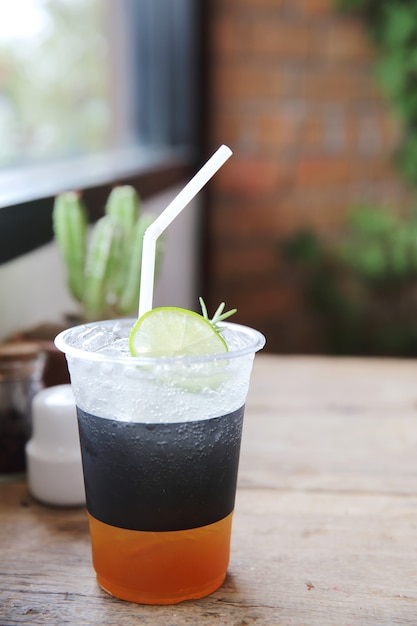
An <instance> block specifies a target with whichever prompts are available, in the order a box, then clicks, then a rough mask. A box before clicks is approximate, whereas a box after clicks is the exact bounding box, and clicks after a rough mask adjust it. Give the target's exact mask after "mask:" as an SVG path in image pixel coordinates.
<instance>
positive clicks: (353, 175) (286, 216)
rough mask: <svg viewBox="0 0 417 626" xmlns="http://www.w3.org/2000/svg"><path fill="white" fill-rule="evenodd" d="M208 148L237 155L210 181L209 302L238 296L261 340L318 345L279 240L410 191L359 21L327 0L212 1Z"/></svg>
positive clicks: (329, 229)
mask: <svg viewBox="0 0 417 626" xmlns="http://www.w3.org/2000/svg"><path fill="white" fill-rule="evenodd" d="M209 5H210V11H209V13H210V15H209V25H208V30H209V36H208V40H209V55H210V74H209V106H208V107H207V110H208V111H209V115H208V120H207V128H208V137H209V144H210V148H211V149H214V148H215V147H217V146H218V145H219V144H220V143H226V144H228V145H229V146H230V147H231V148H232V149H233V151H234V156H233V157H232V158H231V159H230V160H229V161H228V163H227V164H226V165H225V166H224V167H223V168H222V169H221V170H220V172H219V173H218V174H217V175H216V177H215V179H214V180H213V181H212V183H211V185H210V190H209V191H210V193H209V198H210V200H209V205H208V207H207V222H208V223H207V236H208V248H207V254H208V257H207V268H206V269H207V286H206V293H207V294H208V302H209V304H210V307H215V306H216V305H217V304H218V303H219V302H220V301H221V300H226V304H227V305H228V306H230V307H231V306H236V307H237V308H238V314H237V315H236V317H235V319H236V321H239V322H241V323H247V324H250V325H254V326H256V327H257V328H259V329H260V330H262V331H263V332H264V333H265V334H266V335H267V338H268V347H269V350H272V351H276V352H314V351H320V349H321V346H320V342H319V339H318V336H317V333H316V329H315V327H314V324H313V322H312V321H311V319H310V317H309V315H308V312H306V311H305V310H304V307H303V303H302V298H301V293H300V285H299V284H298V282H297V277H296V274H295V272H294V269H293V268H292V267H289V266H287V265H285V263H284V262H283V261H282V259H281V258H280V256H279V254H278V245H277V244H278V241H279V240H280V239H282V238H283V237H285V236H287V235H289V234H291V233H293V232H295V231H297V230H298V229H300V228H302V227H306V226H311V227H312V228H314V229H315V230H317V231H318V232H320V233H322V234H324V235H325V236H326V237H334V236H337V233H338V232H339V231H340V229H341V228H343V223H344V219H345V217H346V215H347V212H348V211H349V210H350V209H351V207H352V205H354V204H355V203H358V202H363V201H370V202H375V203H378V204H383V205H389V206H391V205H392V206H401V205H402V204H404V203H406V202H407V199H408V197H409V191H408V190H407V189H406V188H405V186H404V184H403V183H402V182H401V179H400V177H399V176H398V174H397V173H396V172H395V170H394V169H393V166H392V165H391V157H392V153H393V151H394V150H395V147H396V145H397V144H398V141H399V138H400V130H399V127H398V124H397V122H396V120H395V119H394V117H393V115H392V114H391V113H390V110H389V107H388V105H387V103H386V102H385V101H384V99H383V98H382V96H381V94H380V93H379V90H378V87H377V85H376V83H375V81H374V79H373V71H374V52H373V50H372V48H371V46H370V44H369V42H368V39H367V37H366V35H365V33H364V30H363V28H362V25H361V23H360V22H358V21H357V20H355V19H351V18H348V17H346V16H341V15H340V14H338V13H337V12H336V11H335V10H334V8H333V7H332V2H331V0H210V2H209Z"/></svg>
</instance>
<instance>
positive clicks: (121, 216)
mask: <svg viewBox="0 0 417 626" xmlns="http://www.w3.org/2000/svg"><path fill="white" fill-rule="evenodd" d="M139 208H140V198H139V195H138V193H137V192H136V189H135V188H134V187H132V186H131V185H122V186H118V187H115V188H114V189H113V190H112V191H111V192H110V195H109V198H108V201H107V203H106V209H105V212H106V214H107V215H111V216H112V217H114V218H115V219H117V220H118V222H119V224H120V227H121V229H122V238H123V241H122V244H121V250H120V254H119V256H118V264H117V266H115V267H114V271H113V272H112V274H111V276H109V289H110V290H111V292H112V298H113V299H114V300H115V301H117V300H118V299H119V298H120V296H121V294H122V293H123V291H124V289H125V286H126V276H127V274H128V272H129V267H130V262H131V257H132V254H133V238H134V231H135V225H136V223H137V220H138V216H139Z"/></svg>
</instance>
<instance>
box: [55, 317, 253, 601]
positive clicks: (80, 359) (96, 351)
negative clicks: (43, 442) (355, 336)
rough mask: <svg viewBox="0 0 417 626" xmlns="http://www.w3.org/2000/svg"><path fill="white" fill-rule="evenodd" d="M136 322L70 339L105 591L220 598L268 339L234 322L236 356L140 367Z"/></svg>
mask: <svg viewBox="0 0 417 626" xmlns="http://www.w3.org/2000/svg"><path fill="white" fill-rule="evenodd" d="M133 323H134V321H133V320H118V321H107V322H101V323H99V324H89V325H85V326H80V327H75V328H72V329H69V330H68V331H64V333H61V334H60V335H59V336H58V337H57V339H56V345H57V347H58V348H59V349H61V350H63V351H64V352H65V353H66V356H67V360H68V366H69V370H70V375H71V384H72V387H73V391H74V396H75V399H76V403H77V412H78V420H79V431H80V442H81V452H82V458H83V470H84V481H85V487H86V497H87V510H88V514H89V522H90V534H91V543H92V551H93V564H94V567H95V570H96V574H97V580H98V583H99V584H100V585H101V586H102V587H103V588H104V589H105V590H107V591H108V592H109V593H111V594H113V595H115V596H116V597H119V598H122V599H125V600H130V601H133V602H142V603H152V604H171V603H176V602H180V601H182V600H185V599H191V598H199V597H203V596H205V595H207V594H208V593H211V592H212V591H214V590H215V589H216V588H218V587H219V586H220V585H221V584H222V582H223V580H224V578H225V576H226V569H227V566H228V562H229V551H230V532H231V522H232V516H233V510H234V501H235V492H236V482H237V473H238V463H239V451H240V440H241V432H242V422H243V414H244V405H245V400H246V395H247V391H248V386H249V378H250V373H251V369H252V364H253V359H254V355H255V352H256V351H257V350H260V349H261V348H262V347H263V345H264V338H263V336H262V335H261V334H260V333H258V332H257V331H255V330H252V329H250V328H247V327H245V326H240V325H237V324H227V323H225V324H224V332H223V336H224V338H225V340H226V342H227V344H228V348H229V351H228V352H225V353H221V354H218V355H209V356H207V355H206V356H205V355H199V356H192V357H179V358H177V357H175V358H174V357H169V358H168V357H158V358H152V357H132V356H130V354H129V351H128V337H129V333H130V330H131V328H132V326H133Z"/></svg>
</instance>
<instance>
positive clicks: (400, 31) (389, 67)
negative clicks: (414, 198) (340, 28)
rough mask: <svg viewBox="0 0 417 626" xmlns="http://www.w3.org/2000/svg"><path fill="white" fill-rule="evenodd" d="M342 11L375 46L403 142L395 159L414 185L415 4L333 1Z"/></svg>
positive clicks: (416, 146)
mask: <svg viewBox="0 0 417 626" xmlns="http://www.w3.org/2000/svg"><path fill="white" fill-rule="evenodd" d="M335 3H336V6H337V7H338V8H339V9H341V10H342V11H346V12H350V13H352V12H353V13H354V14H356V15H359V16H360V17H361V18H362V19H363V20H364V22H365V23H366V26H367V29H368V32H369V34H370V36H371V38H372V40H373V41H374V43H375V44H376V48H377V50H378V58H377V61H376V72H377V76H378V79H379V81H380V84H381V86H382V88H383V90H384V92H385V94H386V96H387V98H388V99H389V101H390V102H391V103H392V105H393V107H394V109H395V111H396V112H397V114H398V115H399V116H400V119H401V122H402V126H403V131H404V139H403V142H402V145H401V147H400V149H399V152H398V155H397V160H398V165H399V168H400V170H401V172H402V173H403V174H404V176H405V178H406V179H407V180H408V181H409V182H411V183H417V2H416V1H413V0H335Z"/></svg>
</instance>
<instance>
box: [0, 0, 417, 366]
mask: <svg viewBox="0 0 417 626" xmlns="http://www.w3.org/2000/svg"><path fill="white" fill-rule="evenodd" d="M3 4H4V6H2V7H1V8H0V137H1V141H0V206H1V207H2V208H0V253H1V258H0V261H1V265H0V289H1V292H2V304H1V305H0V307H1V309H0V339H2V338H5V337H6V336H8V335H10V334H11V333H13V332H15V331H17V330H19V328H21V327H24V326H27V325H30V324H34V323H39V322H41V321H42V320H43V319H45V318H49V319H51V318H53V319H55V320H56V319H57V318H59V317H60V316H62V315H63V314H64V313H66V312H68V310H70V309H71V307H72V302H71V299H70V297H69V296H68V294H67V292H66V289H65V277H64V275H63V273H62V267H61V264H60V259H59V256H58V255H57V252H56V249H55V247H54V242H53V234H52V231H51V226H50V215H51V207H52V203H53V197H54V194H56V193H58V192H59V191H62V190H64V189H67V188H71V189H72V188H76V189H80V190H81V191H83V193H84V194H85V198H86V200H89V209H90V210H91V219H92V221H93V220H94V219H96V217H97V215H99V214H100V211H101V210H102V208H103V202H104V201H103V198H104V197H105V193H107V191H108V190H109V189H110V188H111V186H112V185H114V184H117V183H118V182H126V181H128V182H129V181H130V182H132V183H133V184H135V186H136V187H137V189H138V191H139V193H140V194H141V195H142V196H143V198H144V210H145V211H147V210H152V211H156V212H158V211H160V210H162V209H163V208H164V207H165V206H166V204H167V203H168V202H169V201H170V199H172V197H174V195H175V193H176V192H177V191H178V190H179V189H180V188H181V187H182V186H183V184H184V183H185V182H186V181H187V180H188V178H189V177H190V176H191V174H192V173H193V172H194V171H196V169H197V167H199V166H200V165H201V164H202V162H203V161H205V160H206V159H207V158H208V157H209V156H210V154H211V153H212V152H213V151H214V150H215V149H216V148H217V147H218V145H219V144H222V143H225V144H227V145H229V146H230V147H231V148H232V150H233V152H234V155H233V157H232V158H231V159H230V160H229V161H228V162H227V163H226V164H225V166H224V167H223V168H222V169H221V170H220V172H219V173H218V174H217V175H216V176H215V178H214V179H213V180H212V181H211V183H210V184H209V185H208V186H207V188H206V189H205V190H204V192H203V193H201V194H200V196H199V197H198V199H197V200H196V202H195V205H196V206H194V207H193V208H192V209H191V210H190V212H188V213H187V216H185V217H184V218H182V221H181V222H178V224H176V226H175V228H173V230H172V233H171V234H170V237H169V239H168V241H167V252H166V258H165V263H164V269H163V271H162V276H161V280H160V283H159V284H158V292H157V298H156V301H157V303H158V304H176V305H179V306H185V307H187V308H193V309H197V308H198V301H197V298H198V296H199V295H203V296H204V297H205V298H206V300H207V302H208V305H209V309H210V310H214V309H215V308H216V307H217V305H218V304H219V302H220V301H223V300H224V301H226V306H227V307H229V308H231V307H237V309H238V313H237V315H236V316H235V320H236V321H238V322H240V323H244V324H249V325H251V326H254V327H256V328H258V329H259V330H261V331H262V332H263V333H264V334H265V335H266V336H267V340H268V346H267V349H268V350H269V351H272V352H277V353H331V354H361V355H383V356H415V355H416V354H417V323H416V312H417V291H416V279H417V216H416V215H415V199H414V187H415V182H416V180H417V135H416V124H417V91H416V89H415V76H416V71H417V51H416V49H415V47H414V44H415V41H416V36H417V2H404V1H403V0H205V1H204V0H201V1H200V2H195V0H194V2H193V1H192V0H117V1H116V0H83V1H81V0H54V1H51V0H14V2H13V3H7V4H6V3H3ZM152 176H153V178H152Z"/></svg>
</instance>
